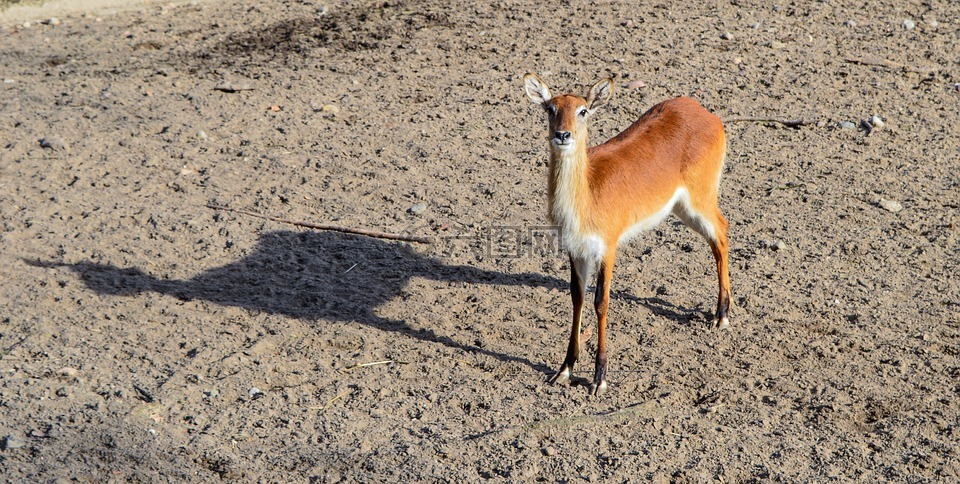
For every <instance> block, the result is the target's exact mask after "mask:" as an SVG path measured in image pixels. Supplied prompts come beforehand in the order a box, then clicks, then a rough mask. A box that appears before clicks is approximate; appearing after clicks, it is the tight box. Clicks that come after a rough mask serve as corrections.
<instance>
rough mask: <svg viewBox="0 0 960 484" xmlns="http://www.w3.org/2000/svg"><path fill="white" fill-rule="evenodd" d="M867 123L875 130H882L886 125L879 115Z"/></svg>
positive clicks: (871, 117)
mask: <svg viewBox="0 0 960 484" xmlns="http://www.w3.org/2000/svg"><path fill="white" fill-rule="evenodd" d="M867 121H868V122H869V123H870V125H871V126H873V127H874V128H882V127H883V125H884V124H885V123H884V122H883V118H881V117H880V116H877V115H873V116H870V119H869V120H867Z"/></svg>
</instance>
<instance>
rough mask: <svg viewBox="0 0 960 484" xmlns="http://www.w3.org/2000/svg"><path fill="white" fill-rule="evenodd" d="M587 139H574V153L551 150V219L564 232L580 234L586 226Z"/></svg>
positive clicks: (587, 212)
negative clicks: (575, 140)
mask: <svg viewBox="0 0 960 484" xmlns="http://www.w3.org/2000/svg"><path fill="white" fill-rule="evenodd" d="M588 173H589V162H588V159H587V139H586V136H583V137H582V139H577V142H576V144H575V147H574V149H568V150H561V149H558V148H557V147H556V146H551V147H550V175H549V176H550V178H549V180H548V184H547V190H548V195H547V196H548V197H549V198H548V206H549V209H550V219H551V221H552V222H553V223H554V224H555V225H557V226H558V227H559V228H560V230H561V231H564V232H570V231H573V232H580V231H581V230H583V229H584V228H585V227H584V225H585V224H586V223H587V222H588V221H587V220H586V218H587V215H588V214H589V213H590V205H591V196H590V185H589V183H588V178H587V175H588Z"/></svg>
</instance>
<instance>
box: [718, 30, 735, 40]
mask: <svg viewBox="0 0 960 484" xmlns="http://www.w3.org/2000/svg"><path fill="white" fill-rule="evenodd" d="M720 38H721V39H723V40H733V34H731V33H730V32H724V33H722V34H720Z"/></svg>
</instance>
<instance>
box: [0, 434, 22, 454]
mask: <svg viewBox="0 0 960 484" xmlns="http://www.w3.org/2000/svg"><path fill="white" fill-rule="evenodd" d="M26 445H27V441H26V440H23V439H22V438H20V437H17V436H16V435H13V434H10V435H8V436H6V437H4V438H3V446H2V447H3V450H10V449H19V448H21V447H25V446H26Z"/></svg>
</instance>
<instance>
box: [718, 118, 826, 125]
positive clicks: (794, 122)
mask: <svg viewBox="0 0 960 484" xmlns="http://www.w3.org/2000/svg"><path fill="white" fill-rule="evenodd" d="M723 122H724V123H780V124H782V125H784V126H786V127H788V128H799V127H800V126H805V125H808V124H811V123H812V121H808V120H806V119H779V118H763V117H754V116H732V117H728V118H723Z"/></svg>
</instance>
